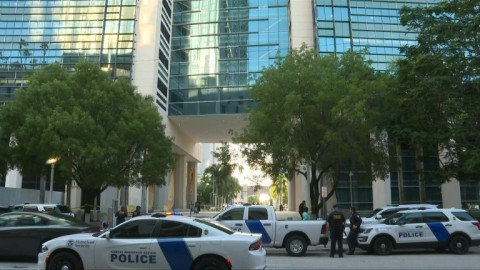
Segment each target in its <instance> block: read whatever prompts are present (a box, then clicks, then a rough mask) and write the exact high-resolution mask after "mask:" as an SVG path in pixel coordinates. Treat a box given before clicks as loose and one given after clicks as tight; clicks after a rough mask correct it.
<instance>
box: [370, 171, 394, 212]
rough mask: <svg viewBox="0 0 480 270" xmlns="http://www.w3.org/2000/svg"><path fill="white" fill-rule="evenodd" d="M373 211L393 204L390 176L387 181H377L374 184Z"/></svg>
mask: <svg viewBox="0 0 480 270" xmlns="http://www.w3.org/2000/svg"><path fill="white" fill-rule="evenodd" d="M372 195H373V209H376V208H380V207H383V206H385V205H388V204H391V203H392V189H391V179H390V175H388V177H387V178H386V179H375V181H373V183H372Z"/></svg>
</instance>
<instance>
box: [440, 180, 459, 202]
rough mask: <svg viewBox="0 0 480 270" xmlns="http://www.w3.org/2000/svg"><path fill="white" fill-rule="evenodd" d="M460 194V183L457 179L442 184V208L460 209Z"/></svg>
mask: <svg viewBox="0 0 480 270" xmlns="http://www.w3.org/2000/svg"><path fill="white" fill-rule="evenodd" d="M461 197H462V196H461V193H460V182H458V180H457V179H451V180H450V181H448V182H446V183H444V184H442V207H444V208H452V207H454V208H462V200H461Z"/></svg>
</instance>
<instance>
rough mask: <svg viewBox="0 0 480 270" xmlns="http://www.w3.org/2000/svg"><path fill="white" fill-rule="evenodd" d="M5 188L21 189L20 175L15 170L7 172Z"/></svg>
mask: <svg viewBox="0 0 480 270" xmlns="http://www.w3.org/2000/svg"><path fill="white" fill-rule="evenodd" d="M5 187H10V188H22V175H21V174H20V172H19V171H18V170H17V169H13V170H9V171H8V172H7V177H6V179H5Z"/></svg>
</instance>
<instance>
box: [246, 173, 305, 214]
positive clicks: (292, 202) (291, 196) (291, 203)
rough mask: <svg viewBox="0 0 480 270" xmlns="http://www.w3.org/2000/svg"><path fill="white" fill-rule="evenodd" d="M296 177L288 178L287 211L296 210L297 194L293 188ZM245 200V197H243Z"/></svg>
mask: <svg viewBox="0 0 480 270" xmlns="http://www.w3.org/2000/svg"><path fill="white" fill-rule="evenodd" d="M295 182H296V179H295V178H294V179H288V211H298V209H297V205H299V204H300V202H301V201H300V202H298V203H297V196H296V193H297V192H296V188H295ZM245 200H246V199H245Z"/></svg>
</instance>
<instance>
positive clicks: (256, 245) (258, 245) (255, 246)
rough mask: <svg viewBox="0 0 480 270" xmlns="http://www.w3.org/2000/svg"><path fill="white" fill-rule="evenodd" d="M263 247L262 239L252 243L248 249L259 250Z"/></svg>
mask: <svg viewBox="0 0 480 270" xmlns="http://www.w3.org/2000/svg"><path fill="white" fill-rule="evenodd" d="M259 249H262V239H260V240H258V241H257V242H255V243H253V244H251V245H250V247H249V248H248V250H259Z"/></svg>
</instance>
